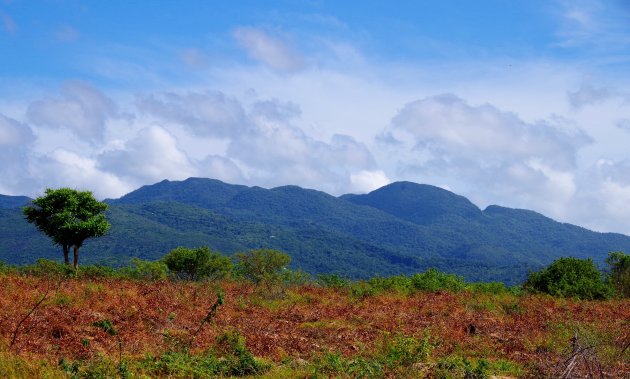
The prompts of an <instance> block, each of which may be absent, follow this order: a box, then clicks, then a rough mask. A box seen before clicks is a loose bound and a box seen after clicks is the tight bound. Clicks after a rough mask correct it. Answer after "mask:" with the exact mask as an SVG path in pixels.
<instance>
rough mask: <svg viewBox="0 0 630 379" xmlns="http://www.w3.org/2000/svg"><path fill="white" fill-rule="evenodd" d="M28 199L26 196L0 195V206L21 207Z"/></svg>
mask: <svg viewBox="0 0 630 379" xmlns="http://www.w3.org/2000/svg"><path fill="white" fill-rule="evenodd" d="M30 201H31V199H30V198H28V197H26V196H7V195H0V208H3V209H12V208H21V207H23V206H25V205H27V204H28V203H29V202H30Z"/></svg>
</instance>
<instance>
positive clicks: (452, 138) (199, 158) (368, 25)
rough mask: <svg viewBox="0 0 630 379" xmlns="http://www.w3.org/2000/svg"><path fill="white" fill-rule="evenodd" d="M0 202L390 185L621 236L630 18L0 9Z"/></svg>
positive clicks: (525, 4) (76, 4)
mask: <svg viewBox="0 0 630 379" xmlns="http://www.w3.org/2000/svg"><path fill="white" fill-rule="evenodd" d="M0 51H1V54H0V147H1V150H0V158H2V159H1V160H0V175H1V177H2V178H3V179H2V180H1V181H0V193H4V194H26V195H30V196H36V195H38V194H41V193H42V191H43V189H44V188H46V187H59V186H70V187H74V188H80V189H90V190H92V191H94V192H95V194H96V195H97V196H98V197H101V198H105V197H118V196H120V195H122V194H124V193H126V192H129V191H131V190H133V189H135V188H137V187H138V186H141V185H144V184H150V183H154V182H157V181H160V180H162V179H165V178H167V179H172V180H178V179H185V178H186V177H189V176H202V177H213V178H218V179H221V180H225V181H227V182H232V183H243V184H248V185H260V186H265V187H273V186H278V185H285V184H297V185H301V186H304V187H309V188H316V189H320V190H324V191H327V192H329V193H332V194H342V193H346V192H366V191H370V190H373V189H375V188H377V187H379V186H381V185H384V184H387V183H389V182H392V181H396V180H411V181H415V182H421V183H428V184H433V185H438V186H441V187H444V188H447V189H450V190H452V191H454V192H456V193H459V194H462V195H465V196H467V197H469V198H470V199H471V200H472V201H473V202H475V203H476V204H477V205H479V206H480V207H482V208H484V207H485V206H487V205H489V204H501V205H505V206H511V207H519V208H528V209H534V210H536V211H539V212H542V213H544V214H546V215H548V216H550V217H553V218H555V219H558V220H561V221H566V222H572V223H576V224H579V225H583V226H586V227H589V228H593V229H596V230H601V231H617V232H623V233H627V234H630V207H628V206H627V204H628V203H630V153H629V149H628V146H629V145H630V75H628V74H630V3H628V2H627V1H622V0H617V1H615V0H610V1H599V0H576V1H565V0H548V1H506V0H494V1H476V2H471V1H455V0H452V1H399V2H385V1H365V2H354V1H275V2H274V1H265V2H261V1H239V2H211V1H180V2H175V1H107V2H104V1H63V0H56V1H52V0H51V1H19V0H9V1H7V0H4V1H2V0H0Z"/></svg>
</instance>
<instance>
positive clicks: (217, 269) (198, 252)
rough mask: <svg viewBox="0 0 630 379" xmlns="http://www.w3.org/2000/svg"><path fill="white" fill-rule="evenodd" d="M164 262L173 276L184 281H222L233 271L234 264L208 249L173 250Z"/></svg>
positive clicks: (184, 248)
mask: <svg viewBox="0 0 630 379" xmlns="http://www.w3.org/2000/svg"><path fill="white" fill-rule="evenodd" d="M162 262H164V264H166V266H167V267H168V269H169V270H170V271H171V273H173V275H174V276H175V277H177V278H179V279H184V280H201V279H211V280H215V279H221V278H223V277H225V276H227V275H228V274H229V273H230V272H231V271H232V267H233V266H232V262H231V261H230V259H229V258H228V257H226V256H224V255H221V254H220V253H217V252H211V251H210V250H209V249H208V247H206V246H204V247H198V248H195V249H189V248H186V247H178V248H176V249H173V250H171V251H170V252H169V253H168V254H167V255H166V256H165V257H164V258H162Z"/></svg>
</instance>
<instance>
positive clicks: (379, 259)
mask: <svg viewBox="0 0 630 379" xmlns="http://www.w3.org/2000/svg"><path fill="white" fill-rule="evenodd" d="M0 199H1V198H0ZM108 202H109V203H110V209H109V210H108V213H107V217H108V219H109V221H110V223H111V224H112V228H111V230H110V232H109V233H108V234H107V235H106V236H105V237H102V238H99V239H95V240H88V241H87V242H86V244H85V246H84V247H83V248H82V254H81V258H82V259H83V261H85V262H106V263H109V264H125V263H127V262H128V261H129V259H131V257H140V258H143V259H159V258H160V257H162V256H163V255H164V254H165V253H167V252H168V251H169V250H170V249H172V248H174V247H177V246H200V245H208V246H210V247H211V248H213V249H215V250H219V251H222V252H224V253H228V254H231V253H234V252H236V251H242V250H247V249H252V248H260V247H266V248H274V249H280V250H283V251H285V252H287V253H288V254H290V255H291V256H292V258H293V267H294V268H302V269H304V270H306V271H309V272H312V273H320V272H338V273H341V274H344V275H347V276H351V277H368V276H373V275H375V274H379V275H390V274H395V273H413V272H418V271H422V270H425V269H427V268H429V267H437V268H439V269H441V270H443V271H447V272H453V273H457V274H460V275H464V276H465V277H466V278H467V279H469V280H501V281H504V282H506V283H510V284H513V283H517V282H519V281H520V280H522V279H523V278H524V277H525V275H526V273H527V271H528V269H536V268H539V267H541V266H542V265H546V264H549V263H550V262H551V261H553V260H554V259H557V258H559V257H561V256H569V255H571V256H577V257H591V258H593V259H594V260H595V261H596V262H598V263H602V262H603V260H604V258H605V257H606V255H607V253H608V252H609V251H613V250H624V251H630V237H628V236H624V235H620V234H611V233H595V232H592V231H589V230H586V229H583V228H580V227H577V226H574V225H569V224H562V223H558V222H556V221H553V220H551V219H549V218H547V217H545V216H543V215H540V214H538V213H535V212H532V211H525V210H517V209H510V208H503V207H499V206H490V207H488V208H487V209H485V210H484V211H481V210H480V209H479V208H477V207H476V206H475V205H474V204H472V203H471V202H470V201H469V200H468V199H466V198H464V197H462V196H459V195H456V194H454V193H452V192H449V191H446V190H444V189H441V188H437V187H433V186H428V185H421V184H415V183H410V182H400V183H392V184H390V185H388V186H385V187H383V188H380V189H378V190H376V191H373V192H371V193H369V194H366V195H344V196H341V197H334V196H331V195H329V194H326V193H324V192H320V191H315V190H308V189H303V188H300V187H297V186H283V187H278V188H273V189H264V188H260V187H246V186H239V185H231V184H226V183H223V182H220V181H218V180H212V179H203V178H190V179H187V180H184V181H162V182H160V183H157V184H154V185H150V186H144V187H142V188H140V189H138V190H136V191H133V192H131V193H129V194H127V195H125V196H123V197H121V198H120V199H114V200H108ZM6 203H7V204H9V203H10V202H8V201H7V202H6ZM0 241H1V243H0V259H2V260H4V261H7V262H9V263H29V262H33V261H34V260H35V259H36V258H39V257H48V258H54V259H58V258H59V256H60V255H61V253H60V249H59V248H57V247H54V246H52V244H51V243H50V241H48V240H47V239H46V238H45V237H44V236H42V235H40V234H39V233H38V232H37V230H36V229H35V228H34V226H32V225H29V224H27V223H26V221H24V219H23V216H22V215H21V210H20V209H19V208H1V207H0Z"/></svg>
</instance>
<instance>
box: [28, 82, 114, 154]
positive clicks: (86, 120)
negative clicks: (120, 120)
mask: <svg viewBox="0 0 630 379" xmlns="http://www.w3.org/2000/svg"><path fill="white" fill-rule="evenodd" d="M27 117H28V119H29V121H30V122H31V123H33V124H34V125H38V126H44V127H51V128H66V129H68V130H70V131H71V132H73V133H74V134H75V135H76V136H78V137H79V138H81V139H83V140H85V141H87V142H90V143H97V142H102V141H103V138H104V134H105V127H106V122H107V120H108V119H109V118H115V117H119V115H118V110H117V107H116V104H114V102H113V101H111V100H110V99H109V98H107V97H106V96H105V95H103V94H102V93H101V92H100V91H98V90H97V89H96V88H94V87H92V86H90V85H89V84H87V83H83V82H71V83H68V84H66V85H65V87H64V89H63V93H62V96H60V97H56V98H52V97H50V98H45V99H42V100H38V101H35V102H33V103H31V104H30V105H29V107H28V110H27Z"/></svg>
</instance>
